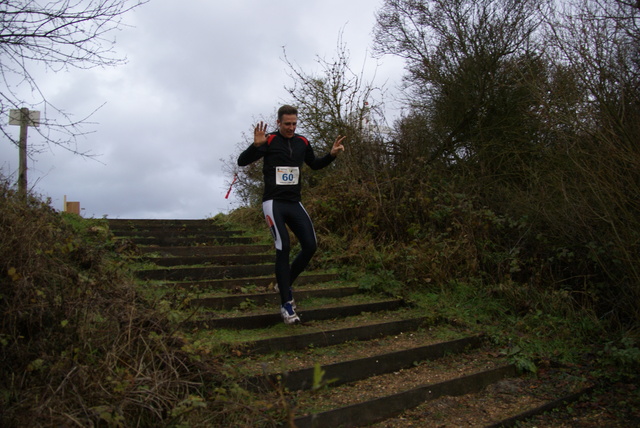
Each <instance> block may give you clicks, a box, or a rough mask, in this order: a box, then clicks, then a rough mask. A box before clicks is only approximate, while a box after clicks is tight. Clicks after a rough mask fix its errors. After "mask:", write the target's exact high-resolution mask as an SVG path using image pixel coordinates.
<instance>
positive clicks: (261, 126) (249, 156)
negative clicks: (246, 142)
mask: <svg viewBox="0 0 640 428" xmlns="http://www.w3.org/2000/svg"><path fill="white" fill-rule="evenodd" d="M266 142H267V124H266V123H264V122H260V123H258V124H257V125H256V126H255V128H253V144H251V145H250V146H249V147H247V149H246V150H245V151H244V152H242V153H241V154H240V156H239V157H238V166H247V165H249V164H250V163H253V162H255V161H257V160H258V159H260V158H261V157H263V156H264V150H261V147H262V146H263V145H264V144H265V143H266Z"/></svg>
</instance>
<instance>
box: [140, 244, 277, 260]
mask: <svg viewBox="0 0 640 428" xmlns="http://www.w3.org/2000/svg"><path fill="white" fill-rule="evenodd" d="M139 250H140V253H141V254H157V255H159V256H160V257H204V256H217V255H245V254H260V253H268V252H270V254H274V253H275V252H274V249H273V245H255V244H254V245H213V246H206V245H200V246H193V245H190V246H184V247H183V246H177V245H176V246H171V247H162V246H157V245H150V246H146V247H140V248H139Z"/></svg>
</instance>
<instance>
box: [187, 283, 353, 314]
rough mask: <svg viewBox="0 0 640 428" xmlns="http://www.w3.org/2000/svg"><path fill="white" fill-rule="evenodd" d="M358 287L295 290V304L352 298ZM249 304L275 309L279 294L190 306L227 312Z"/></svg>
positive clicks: (204, 301)
mask: <svg viewBox="0 0 640 428" xmlns="http://www.w3.org/2000/svg"><path fill="white" fill-rule="evenodd" d="M359 292H360V290H359V288H358V287H342V288H328V289H319V290H296V293H295V298H296V302H301V301H304V300H306V299H311V298H322V297H324V298H340V297H347V296H353V295H354V294H357V293H359ZM247 302H251V303H252V304H253V305H256V306H265V305H267V304H270V305H272V306H273V307H276V306H277V305H278V304H279V303H280V294H279V293H276V292H271V293H261V294H239V295H235V296H225V297H205V298H200V299H193V300H191V302H190V305H191V306H193V307H203V308H207V309H214V310H228V309H233V308H236V307H238V306H240V305H241V304H243V303H247Z"/></svg>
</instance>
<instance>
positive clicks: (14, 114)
mask: <svg viewBox="0 0 640 428" xmlns="http://www.w3.org/2000/svg"><path fill="white" fill-rule="evenodd" d="M9 125H19V126H20V142H19V144H18V149H19V152H20V154H19V158H20V167H19V171H18V193H21V194H23V195H26V194H27V129H28V128H29V127H30V126H40V112H39V111H29V109H28V108H21V109H12V110H9Z"/></svg>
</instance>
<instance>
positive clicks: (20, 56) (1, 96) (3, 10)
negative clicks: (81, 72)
mask: <svg viewBox="0 0 640 428" xmlns="http://www.w3.org/2000/svg"><path fill="white" fill-rule="evenodd" d="M146 2H148V0H57V1H46V2H38V1H34V0H0V79H2V83H3V86H2V87H1V88H0V115H1V117H3V118H5V119H2V120H0V130H1V131H2V133H3V134H4V135H5V136H6V137H7V138H8V139H9V140H10V141H12V142H13V143H14V144H17V141H16V140H15V139H14V138H12V137H11V136H10V135H9V133H8V130H7V128H6V123H7V122H6V118H7V117H8V111H9V109H17V108H22V107H33V106H36V105H37V106H39V107H40V108H43V109H44V110H45V115H44V116H45V117H46V116H48V115H47V114H46V112H47V110H49V111H53V112H55V113H56V115H57V116H59V117H60V119H53V120H47V119H45V120H43V122H42V125H43V126H41V127H40V128H39V129H38V132H39V133H40V134H42V136H43V137H44V139H45V141H46V142H47V144H54V145H57V146H60V147H63V148H65V149H67V150H70V151H72V152H74V153H79V152H78V151H77V149H75V144H74V143H75V141H76V138H77V137H78V136H79V135H81V134H82V133H83V132H82V129H81V125H82V124H83V123H86V121H87V119H88V117H89V116H90V115H91V114H89V115H88V116H85V117H84V118H82V119H80V120H73V119H72V118H71V116H70V115H69V114H67V113H66V112H64V111H62V110H61V109H59V108H57V107H56V106H55V105H52V104H51V103H50V102H49V101H48V99H47V95H46V94H45V93H44V92H43V91H42V90H41V88H40V86H39V84H38V82H37V81H36V80H37V79H36V77H35V76H34V74H33V69H34V67H36V66H38V65H44V66H45V67H46V68H47V69H48V70H50V71H53V72H59V71H63V70H67V69H69V68H80V69H88V68H93V67H98V66H115V65H118V64H122V63H123V62H124V59H123V58H121V57H119V56H118V55H117V54H116V52H115V51H114V45H115V39H114V38H113V37H112V33H113V32H114V30H117V29H119V28H122V26H123V22H122V17H123V15H124V14H125V13H127V12H129V11H131V10H133V9H135V8H136V7H138V6H140V5H142V4H144V3H146ZM25 89H28V90H30V93H31V94H32V95H33V96H35V97H36V99H37V101H36V102H33V101H32V102H31V103H29V102H27V101H26V100H24V99H23V98H22V96H21V91H23V90H25ZM54 135H55V136H54Z"/></svg>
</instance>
